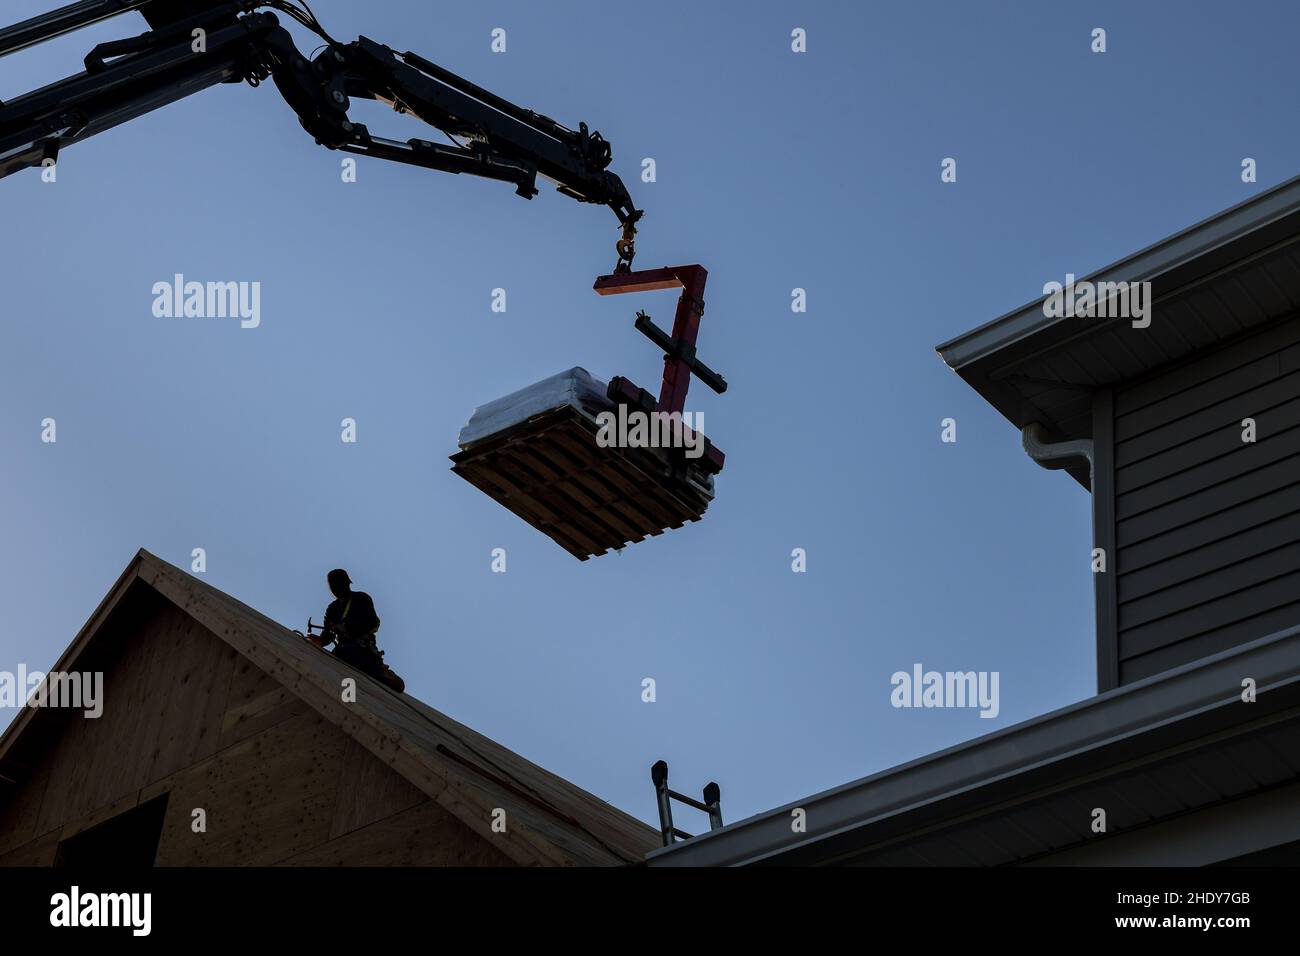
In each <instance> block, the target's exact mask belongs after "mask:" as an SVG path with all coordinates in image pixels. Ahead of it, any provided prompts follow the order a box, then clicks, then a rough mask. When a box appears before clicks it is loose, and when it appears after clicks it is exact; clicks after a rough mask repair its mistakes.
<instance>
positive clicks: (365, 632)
mask: <svg viewBox="0 0 1300 956" xmlns="http://www.w3.org/2000/svg"><path fill="white" fill-rule="evenodd" d="M325 580H326V582H327V583H328V584H329V588H330V593H331V594H333V595H334V600H333V601H331V602H330V606H329V607H327V608H326V609H325V628H324V631H323V633H322V634H321V638H322V643H323V644H324V646H325V647H329V646H330V644H333V645H334V652H333V653H334V656H335V657H338V658H341V659H342V660H344V661H346V662H347V663H349V664H351V665H352V666H353V667H355V668H356V669H357V670H359V671H363V672H365V673H367V674H369V675H370V676H371V677H373V678H375V679H376V680H381V681H382V680H384V658H383V654H381V653H380V651H379V645H378V644H377V643H376V641H375V634H376V632H377V631H378V630H379V615H378V614H376V613H375V602H374V601H372V600H371V599H370V595H369V594H367V593H366V592H365V591H354V590H352V579H351V578H350V577H348V573H347V572H346V571H344V570H343V569H342V568H335V569H334V570H333V571H331V572H330V573H329V574H327V575H326V576H325Z"/></svg>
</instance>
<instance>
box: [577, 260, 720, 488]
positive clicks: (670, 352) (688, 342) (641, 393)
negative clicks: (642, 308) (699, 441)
mask: <svg viewBox="0 0 1300 956" xmlns="http://www.w3.org/2000/svg"><path fill="white" fill-rule="evenodd" d="M708 278H709V270H707V269H705V268H704V266H702V265H698V264H697V265H689V266H664V267H663V268H661V269H643V270H641V271H639V272H615V273H613V274H611V275H604V276H600V277H599V278H598V279H597V280H596V283H595V285H593V286H592V288H593V289H595V290H596V292H597V293H599V294H600V295H620V294H622V293H624V292H653V291H655V290H658V289H677V288H680V289H681V290H682V294H681V297H680V298H678V300H677V313H676V315H674V317H673V334H672V335H671V336H670V335H668V334H667V333H666V332H664V331H663V329H661V328H659V326H657V325H655V324H654V322H652V321H651V320H650V316H648V315H646V314H645V313H644V312H637V314H636V328H637V331H639V332H641V333H642V334H643V335H645V337H646V338H648V339H650V341H652V342H654V343H655V345H657V346H659V347H660V348H661V349H663V351H664V381H663V385H662V386H661V387H660V389H659V403H658V404H657V405H653V404H652V401H647V399H648V398H649V396H648V394H647V393H646V392H645V390H644V389H641V388H638V387H637V386H636V385H634V384H632V382H630V381H628V380H627V379H626V378H624V377H623V376H621V375H618V376H615V377H614V378H613V379H612V380H611V381H610V383H609V398H610V399H611V400H612V401H622V402H628V403H630V404H633V405H639V406H643V407H644V406H647V405H649V406H650V407H649V408H647V409H646V410H647V411H657V412H668V413H669V414H671V413H673V412H678V413H680V412H682V411H683V410H684V409H685V407H686V391H687V389H688V388H690V384H691V374H692V373H694V374H695V375H696V376H698V377H699V379H700V381H702V382H703V383H704V384H705V385H707V386H709V388H711V389H713V390H714V391H715V392H717V393H718V394H719V395H721V394H722V393H723V392H725V391H726V390H727V382H726V380H725V379H724V378H723V377H722V376H721V375H719V374H718V373H717V372H715V371H713V369H711V368H709V367H708V366H707V365H705V364H704V363H703V362H701V361H700V360H699V359H698V358H696V356H695V341H696V338H697V337H698V336H699V334H700V319H701V317H702V316H703V315H704V283H705V282H706V281H707V280H708ZM706 442H708V440H707V439H706ZM705 454H706V457H708V459H709V460H710V461H711V462H712V463H713V465H714V466H715V470H720V469H721V468H722V464H723V461H724V460H725V456H724V455H723V453H722V452H721V451H720V450H719V449H718V448H716V447H714V445H713V444H712V443H711V442H708V443H707V444H706V452H705Z"/></svg>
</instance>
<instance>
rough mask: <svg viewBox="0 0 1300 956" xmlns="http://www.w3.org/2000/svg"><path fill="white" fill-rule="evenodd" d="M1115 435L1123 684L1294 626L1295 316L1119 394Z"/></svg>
mask: <svg viewBox="0 0 1300 956" xmlns="http://www.w3.org/2000/svg"><path fill="white" fill-rule="evenodd" d="M1245 418H1253V419H1254V420H1255V423H1256V430H1257V440H1256V442H1255V443H1253V444H1251V443H1247V442H1243V441H1242V437H1241V436H1242V424H1241V422H1242V420H1243V419H1245ZM1113 435H1114V445H1113V469H1114V470H1113V487H1114V495H1115V498H1114V502H1115V507H1114V521H1115V525H1114V539H1115V548H1116V562H1115V569H1116V586H1115V590H1116V603H1117V614H1116V632H1117V657H1118V661H1119V682H1120V683H1121V684H1124V683H1129V682H1131V681H1134V680H1138V679H1140V678H1143V677H1147V676H1149V675H1151V674H1155V673H1158V672H1159V671H1162V670H1166V669H1168V668H1170V667H1175V666H1177V665H1179V664H1183V663H1186V662H1187V661H1190V660H1194V659H1196V658H1198V657H1203V656H1205V655H1208V654H1213V653H1216V652H1218V651H1221V650H1224V649H1225V648H1228V647H1231V646H1233V645H1236V644H1241V643H1244V642H1246V641H1251V640H1254V639H1256V638H1259V637H1264V636H1266V635H1268V634H1272V633H1274V632H1276V631H1278V630H1281V629H1283V628H1285V627H1288V626H1291V625H1294V624H1298V623H1300V317H1292V318H1289V319H1287V320H1285V321H1283V322H1280V323H1275V324H1273V325H1270V326H1269V327H1267V328H1265V329H1264V330H1262V331H1259V332H1255V333H1253V334H1250V335H1248V336H1244V337H1242V338H1240V339H1237V340H1235V341H1233V342H1232V343H1230V344H1228V345H1226V346H1224V347H1222V348H1220V349H1218V350H1216V351H1214V352H1210V353H1207V354H1202V355H1201V356H1200V357H1198V358H1196V359H1195V360H1193V361H1190V362H1186V363H1183V364H1181V365H1179V366H1177V367H1175V368H1172V369H1170V370H1168V371H1165V372H1162V373H1159V374H1157V375H1155V376H1152V377H1150V378H1147V379H1145V380H1143V381H1141V382H1138V383H1135V384H1132V385H1129V386H1126V387H1121V388H1119V389H1116V390H1115V393H1114V421H1113Z"/></svg>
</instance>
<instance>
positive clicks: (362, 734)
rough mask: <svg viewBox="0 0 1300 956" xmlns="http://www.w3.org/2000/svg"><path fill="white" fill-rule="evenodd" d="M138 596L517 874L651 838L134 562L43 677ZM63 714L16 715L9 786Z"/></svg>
mask: <svg viewBox="0 0 1300 956" xmlns="http://www.w3.org/2000/svg"><path fill="white" fill-rule="evenodd" d="M140 587H147V588H151V589H153V590H154V591H155V592H156V593H157V594H159V595H161V596H162V597H164V598H166V599H167V600H168V601H170V602H171V603H172V604H174V605H176V606H177V607H178V608H180V609H181V610H182V611H184V612H185V613H186V614H188V615H189V616H190V617H192V618H193V619H194V620H195V621H196V622H198V623H199V624H201V625H202V626H203V627H204V628H206V629H207V630H208V631H210V632H211V633H212V634H213V635H215V636H216V637H218V638H220V639H221V640H222V641H224V642H225V643H226V644H228V645H230V647H232V648H233V649H234V650H236V651H237V652H238V653H240V654H242V655H243V656H244V657H246V658H247V659H248V660H250V661H251V662H252V663H254V664H255V665H257V666H258V667H259V668H261V669H262V670H263V671H265V672H266V673H267V674H269V675H271V676H272V677H273V678H275V680H277V681H279V682H280V683H281V684H283V685H284V686H285V687H286V688H288V689H289V690H290V691H291V692H292V693H294V694H295V695H297V696H298V697H299V698H301V699H302V700H303V701H304V702H306V703H307V704H308V705H309V706H310V707H311V708H312V709H313V710H315V711H316V712H317V713H319V714H320V715H321V716H322V717H324V718H325V719H326V720H327V721H329V722H330V723H332V724H334V725H336V726H338V727H339V728H340V729H341V730H342V731H343V732H344V733H345V734H346V735H348V736H349V737H351V738H352V739H354V740H355V741H357V742H358V743H359V744H361V745H362V746H363V747H365V748H366V750H368V751H369V752H370V753H371V754H373V755H374V756H375V757H376V758H378V759H379V760H380V761H382V762H383V763H385V764H387V765H388V766H389V767H391V768H392V769H393V770H394V771H395V772H397V773H398V774H400V775H401V776H402V777H404V778H405V779H407V780H409V781H410V782H411V783H412V784H414V785H415V786H416V787H418V788H419V789H420V790H421V791H423V792H424V793H425V794H427V795H428V796H429V797H430V798H431V799H432V800H434V801H436V802H437V803H438V804H440V805H441V806H442V807H444V808H445V809H447V810H448V811H450V812H451V813H452V814H454V815H455V816H456V817H457V818H458V819H460V820H461V821H462V822H464V823H465V824H466V825H467V826H469V827H470V828H471V829H472V830H474V831H475V832H477V833H479V834H480V835H481V836H483V837H484V838H485V839H487V840H490V841H491V842H492V843H493V844H494V845H496V846H498V847H499V848H500V849H501V850H502V851H503V852H504V853H505V854H506V855H507V856H508V857H510V858H511V859H512V860H514V861H515V862H517V863H520V864H525V865H551V866H555V865H559V866H573V865H578V866H583V865H590V866H611V865H623V864H630V863H638V862H640V861H641V860H642V859H643V858H644V856H645V854H646V853H647V852H649V851H650V850H652V849H654V848H655V847H656V846H657V845H658V843H659V841H658V833H657V831H656V830H654V829H653V828H651V827H649V826H647V825H646V824H644V823H642V822H641V821H639V820H636V819H635V818H633V817H631V816H629V815H628V814H625V813H623V812H622V811H620V810H618V809H616V808H615V807H613V806H610V805H609V804H607V803H605V802H604V801H602V800H600V799H598V798H597V797H595V796H593V795H592V794H590V793H587V792H586V791H584V790H582V789H581V788H579V787H577V786H574V785H573V784H571V783H569V782H568V781H567V780H564V779H562V778H560V777H558V776H556V775H555V774H552V773H550V772H548V771H546V770H544V769H542V768H541V767H539V766H537V765H536V764H534V763H532V762H530V761H528V760H525V759H524V758H523V757H520V756H519V755H518V754H515V753H513V752H512V751H510V750H508V749H507V748H505V747H503V746H501V745H500V744H498V743H496V742H495V741H493V740H490V739H488V738H487V737H484V736H483V735H481V734H478V733H476V732H474V731H473V730H471V729H469V728H468V727H465V726H464V725H462V724H460V723H458V722H456V721H454V720H452V719H451V718H450V717H447V716H446V715H445V714H442V713H439V712H438V711H436V710H434V709H433V708H431V707H429V706H427V705H426V704H423V703H421V702H420V701H418V700H416V699H415V698H413V697H411V696H410V695H408V694H396V693H394V692H393V691H391V690H390V689H388V688H387V687H385V686H383V685H382V684H380V683H379V682H377V681H374V680H372V679H371V678H369V677H367V676H366V675H364V674H362V673H360V672H359V671H356V670H354V669H352V668H350V667H348V666H347V665H346V664H344V663H343V662H342V661H339V660H338V659H336V658H335V657H333V656H332V655H330V654H327V653H325V652H322V651H320V650H319V649H317V648H315V647H313V646H311V645H310V644H308V643H307V642H306V641H304V640H303V639H302V638H301V637H300V636H299V635H298V634H296V633H295V632H293V631H292V630H290V629H289V628H286V627H284V626H283V625H281V624H278V623H276V622H275V621H273V620H271V619H270V618H268V617H266V616H265V615H262V614H260V613H258V612H257V611H255V610H254V609H252V608H250V607H248V606H247V605H245V604H242V603H241V602H239V601H237V600H235V599H234V598H232V597H230V596H229V595H227V594H225V593H223V592H221V591H219V590H217V589H216V588H213V587H211V586H210V585H207V584H205V583H203V582H202V581H200V580H198V579H196V578H195V577H193V576H191V575H189V574H186V573H185V572H183V571H181V570H180V569H179V568H176V567H174V566H172V565H171V564H169V563H167V562H166V561H163V560H162V559H160V558H158V557H156V556H155V555H152V554H150V553H149V552H147V551H144V550H141V551H140V552H139V553H138V554H137V555H136V556H135V558H134V559H133V560H132V561H131V563H130V564H129V565H128V566H127V568H126V570H125V571H123V573H122V575H121V577H119V578H118V580H117V583H116V584H115V585H114V586H113V588H112V590H111V591H110V592H109V593H108V595H107V596H106V597H105V598H104V600H103V601H102V602H101V603H100V605H99V607H98V608H97V609H96V610H95V612H94V613H93V614H92V615H91V617H90V619H89V620H88V621H87V622H86V624H85V625H84V626H83V627H82V629H81V631H80V632H79V633H78V635H77V637H76V638H75V639H74V640H73V642H72V644H71V645H70V646H69V647H68V649H67V650H66V651H65V652H64V653H63V655H62V656H61V657H60V658H59V661H58V662H57V663H56V664H55V665H54V667H52V668H51V670H52V671H75V670H77V669H78V661H79V660H81V659H82V658H83V656H85V655H87V653H88V652H90V651H91V650H92V649H93V648H94V647H95V646H96V645H97V644H98V643H99V642H102V641H111V640H113V639H114V633H113V629H112V628H111V627H107V626H106V625H107V624H108V622H109V621H110V620H111V619H112V617H113V612H114V609H115V608H116V607H117V606H118V604H119V602H120V601H121V599H122V597H123V596H124V595H125V594H127V592H128V591H130V590H131V589H132V588H140ZM347 677H350V678H353V679H355V680H356V682H357V701H356V702H355V703H350V702H344V701H343V699H342V694H341V692H340V691H341V682H342V680H343V679H344V678H347ZM67 717H68V715H67V713H66V712H62V713H61V712H58V711H52V710H42V709H38V708H23V709H22V710H21V711H20V713H19V715H18V717H17V718H16V719H15V720H14V721H13V722H12V723H11V724H10V726H9V728H8V729H7V730H6V731H5V733H4V735H3V736H2V737H0V774H3V775H4V776H6V777H10V778H14V779H20V778H21V775H22V765H23V761H22V760H21V759H20V757H18V756H17V755H18V754H20V753H21V749H22V748H20V747H18V743H19V741H20V740H23V739H28V740H29V743H30V740H31V738H33V737H35V736H38V735H39V734H40V731H39V730H38V729H37V728H38V727H39V725H41V724H44V723H46V722H49V726H51V727H52V726H53V725H54V722H56V721H59V720H63V719H67ZM498 808H500V809H504V810H505V811H506V831H505V832H504V833H498V832H494V831H493V830H492V820H493V811H494V810H496V809H498Z"/></svg>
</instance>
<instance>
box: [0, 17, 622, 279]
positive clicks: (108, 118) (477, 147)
mask: <svg viewBox="0 0 1300 956" xmlns="http://www.w3.org/2000/svg"><path fill="white" fill-rule="evenodd" d="M299 4H301V6H300V5H299ZM263 7H270V8H273V9H274V10H279V11H280V12H282V13H284V14H286V15H288V16H290V17H291V18H293V19H294V20H296V21H298V22H299V23H301V24H303V25H304V26H306V27H307V28H308V29H311V30H312V31H313V32H315V33H317V34H318V35H319V36H320V37H321V38H322V40H324V45H323V46H322V48H321V49H320V51H319V53H318V54H317V55H316V56H315V57H314V58H312V59H310V60H309V59H308V58H306V57H304V56H303V55H302V54H301V53H300V52H299V51H298V48H297V47H296V46H295V44H294V42H293V38H292V36H291V35H290V33H289V31H288V30H286V29H285V28H284V27H283V26H282V25H281V24H280V21H279V19H278V18H277V17H276V15H275V13H273V12H270V11H263V10H261V9H260V8H263ZM130 11H139V12H140V13H142V14H143V15H144V17H145V19H146V21H147V22H148V24H149V26H150V27H151V28H152V29H150V30H149V31H148V32H146V33H143V34H141V35H140V36H137V37H131V38H128V39H124V40H116V41H113V42H110V43H103V44H100V45H99V46H97V47H95V48H94V49H93V50H91V51H90V53H89V54H88V55H87V56H86V60H85V64H86V69H85V71H84V72H82V73H79V74H77V75H75V76H70V77H68V78H66V79H63V80H60V81H58V82H56V83H53V84H51V85H49V86H46V87H43V88H42V89H39V90H35V91H33V92H31V93H27V94H24V95H22V96H19V97H17V98H15V99H11V100H8V101H3V102H0V178H3V177H5V176H8V175H10V174H12V173H15V172H17V171H19V170H21V169H25V168H28V167H32V166H41V165H44V164H47V163H49V162H53V161H57V158H58V155H59V152H60V151H61V150H62V149H63V148H64V147H66V146H69V145H72V144H74V143H78V142H80V141H82V140H84V139H87V138H89V137H91V136H94V135H95V134H96V133H101V132H103V131H104V130H107V129H111V128H112V127H114V126H118V125H120V124H122V123H124V122H127V121H128V120H131V119H134V118H135V117H137V116H141V115H143V114H144V113H148V112H150V111H152V110H155V109H158V108H159V107H162V106H166V105H167V104H169V103H173V102H175V101H177V100H180V99H183V98H184V97H186V96H189V95H191V94H193V93H197V92H199V91H200V90H204V89H207V88H208V87H211V86H215V85H216V84H218V83H240V82H248V83H250V84H251V85H254V86H256V85H258V84H260V83H261V82H262V81H263V80H265V79H267V78H270V79H271V80H272V81H273V82H274V83H275V85H276V88H277V89H278V90H279V91H280V93H281V95H282V96H283V97H284V99H285V100H286V101H287V102H288V104H289V106H290V107H292V108H293V110H294V112H295V113H297V114H298V119H299V121H300V122H301V123H302V125H303V128H304V129H306V130H307V132H308V133H310V134H311V135H312V136H313V137H314V138H315V140H316V141H317V142H318V143H320V144H321V145H322V146H325V147H328V148H329V149H338V150H344V151H346V152H349V153H356V154H358V155H363V156H375V157H378V158H380V159H388V160H394V161H397V162H402V163H408V164H411V165H415V166H423V167H425V168H427V169H437V170H442V171H444V172H451V173H469V174H471V175H475V176H483V177H486V178H489V179H495V180H500V181H503V182H508V183H511V184H513V185H514V187H515V191H516V192H517V193H518V194H519V195H521V196H523V197H525V198H527V199H531V198H532V197H533V196H535V195H536V194H537V185H536V182H537V177H538V176H542V177H544V178H546V179H549V180H551V181H553V182H554V183H555V184H556V186H557V188H558V190H559V191H560V192H561V193H563V194H564V195H566V196H570V197H572V198H573V199H577V200H579V201H580V202H587V203H597V204H600V205H604V206H608V207H610V208H611V209H612V210H613V211H614V213H615V215H616V216H617V217H618V221H619V223H620V224H621V225H622V235H621V238H620V239H619V241H618V243H617V248H618V256H619V259H618V265H617V267H616V270H615V271H616V272H626V271H628V270H629V269H630V268H631V263H632V257H633V255H634V254H635V244H634V242H635V235H636V223H637V221H638V220H639V219H640V218H641V214H642V213H641V210H639V209H637V208H635V206H634V205H633V203H632V198H631V196H630V195H629V194H628V191H627V188H626V187H625V186H624V185H623V181H622V180H621V179H619V177H618V176H617V175H615V174H614V173H612V172H610V171H609V169H608V167H609V164H610V161H611V159H612V155H611V152H610V146H609V143H608V142H606V140H605V139H604V138H603V137H602V136H601V135H600V134H599V133H597V132H595V131H589V130H588V129H587V124H585V123H581V124H579V126H578V129H577V130H572V129H569V128H567V127H565V126H562V125H561V124H559V123H557V122H556V121H555V120H552V119H550V118H548V117H546V116H542V115H540V114H538V113H534V112H532V111H531V110H526V109H523V108H521V107H519V106H516V105H514V104H513V103H510V102H508V101H506V100H504V99H502V98H501V97H499V96H496V95H495V94H493V93H490V92H488V91H487V90H484V89H482V88H481V87H478V86H476V85H475V84H473V83H471V82H469V81H468V80H465V79H463V78H461V77H459V76H457V75H456V74H454V73H452V72H451V71H449V70H446V69H444V68H442V67H440V66H438V65H436V64H434V63H431V62H429V61H428V60H426V59H424V58H423V57H421V56H418V55H417V54H415V53H410V52H406V53H398V52H396V51H394V50H392V49H390V48H389V47H386V46H384V45H383V44H381V43H376V42H375V41H373V40H370V39H367V38H366V37H360V38H358V39H357V40H355V41H353V42H351V43H339V42H337V41H336V40H334V39H333V38H331V37H330V36H329V35H328V34H327V33H326V32H325V30H324V28H323V27H321V25H320V23H319V21H317V20H316V18H315V16H314V15H313V14H312V13H311V11H310V8H307V7H306V4H305V3H302V0H298V3H297V4H296V3H294V2H291V0H82V2H79V3H73V4H70V5H69V6H66V7H62V8H60V9H59V10H55V11H53V12H51V13H47V14H43V15H41V16H38V17H34V18H32V19H30V20H26V21H23V22H22V23H17V24H14V25H13V26H10V27H5V28H0V57H3V56H5V55H7V54H9V53H13V52H15V51H17V50H21V49H24V48H26V47H29V46H33V45H35V44H37V43H42V42H44V41H46V40H50V39H53V38H55V37H58V36H62V35H63V34H66V33H69V32H71V31H73V30H77V29H80V28H81V27H84V26H89V25H91V24H93V23H98V22H100V21H103V20H106V19H108V18H110V17H113V16H117V15H119V14H122V13H128V12H130ZM354 99H372V100H377V101H379V102H383V103H386V104H388V105H389V106H391V107H392V108H393V109H395V110H396V111H397V112H399V113H409V114H411V115H412V116H415V117H417V118H418V119H420V120H423V121H424V122H425V123H428V124H429V125H430V126H433V127H436V128H437V129H440V130H442V131H443V132H444V133H445V134H446V135H447V136H448V138H449V139H450V140H451V143H449V144H441V143H432V142H429V141H427V140H423V139H411V140H407V141H405V142H399V141H396V140H390V139H384V138H381V137H378V136H372V135H371V133H370V131H369V130H368V129H367V128H366V126H364V125H363V124H361V123H357V122H354V121H353V120H352V119H351V118H350V117H349V116H348V109H349V107H350V105H351V102H352V100H354Z"/></svg>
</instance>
